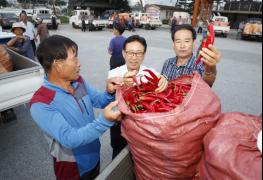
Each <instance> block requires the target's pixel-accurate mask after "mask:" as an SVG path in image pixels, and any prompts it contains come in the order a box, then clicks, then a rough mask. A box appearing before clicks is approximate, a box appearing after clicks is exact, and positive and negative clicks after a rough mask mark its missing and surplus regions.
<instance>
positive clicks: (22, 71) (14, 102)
mask: <svg viewBox="0 0 263 180" xmlns="http://www.w3.org/2000/svg"><path fill="white" fill-rule="evenodd" d="M7 50H8V53H9V55H10V56H11V60H12V62H13V66H14V71H12V72H9V73H3V74H0V112H2V111H5V110H7V109H10V108H13V107H15V106H19V105H21V104H25V103H27V102H29V100H30V99H31V97H32V96H33V94H34V93H35V91H36V90H37V89H38V88H39V87H40V86H41V84H42V82H43V77H44V70H43V68H42V67H41V65H40V64H38V63H37V62H35V61H33V60H30V59H28V58H26V57H24V56H21V55H19V54H17V53H16V52H14V51H12V50H10V49H7Z"/></svg>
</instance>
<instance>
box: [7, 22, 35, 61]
mask: <svg viewBox="0 0 263 180" xmlns="http://www.w3.org/2000/svg"><path fill="white" fill-rule="evenodd" d="M25 31H26V27H25V26H24V24H23V23H22V22H18V23H14V24H13V26H12V29H11V32H12V33H14V34H15V35H16V36H15V37H14V38H12V39H11V40H10V41H9V42H8V43H7V46H8V47H9V48H10V49H12V50H14V51H16V52H17V53H19V54H21V55H22V56H25V57H27V58H29V59H32V60H35V56H34V52H33V48H32V44H31V41H30V38H29V37H28V36H26V35H23V34H24V33H25Z"/></svg>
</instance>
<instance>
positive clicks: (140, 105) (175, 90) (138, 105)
mask: <svg viewBox="0 0 263 180" xmlns="http://www.w3.org/2000/svg"><path fill="white" fill-rule="evenodd" d="M145 72H148V73H149V74H150V76H147V75H145V76H144V77H145V78H146V79H147V80H148V82H147V83H144V82H143V81H142V78H141V79H140V83H139V82H138V81H137V78H136V77H134V78H133V80H134V83H135V84H136V85H135V86H134V87H130V88H128V89H127V90H126V91H125V92H124V93H123V97H124V100H125V102H126V104H127V105H128V107H129V108H130V110H131V111H132V112H134V113H153V112H169V111H171V110H173V109H175V108H176V107H177V106H179V105H180V104H182V102H183V100H184V98H185V97H186V96H187V94H188V92H189V91H190V89H191V84H192V82H190V81H188V82H180V81H177V80H175V81H171V82H170V83H169V85H168V88H167V89H166V90H165V91H164V92H162V93H156V92H155V90H156V89H157V88H158V84H159V81H160V78H158V77H157V76H156V75H155V74H154V73H153V72H152V71H150V70H145Z"/></svg>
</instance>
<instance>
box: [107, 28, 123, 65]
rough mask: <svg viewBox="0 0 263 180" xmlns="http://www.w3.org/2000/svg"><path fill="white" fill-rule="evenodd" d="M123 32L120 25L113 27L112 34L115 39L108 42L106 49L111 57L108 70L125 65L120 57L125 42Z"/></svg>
mask: <svg viewBox="0 0 263 180" xmlns="http://www.w3.org/2000/svg"><path fill="white" fill-rule="evenodd" d="M124 31H125V27H124V26H123V25H121V24H115V25H114V27H113V34H114V36H115V37H114V38H113V39H112V40H111V41H110V45H109V48H108V52H109V54H110V55H111V58H110V70H112V69H115V68H117V67H120V66H122V65H124V64H125V60H124V58H123V55H122V48H123V44H124V42H125V41H126V37H124V36H123V33H124Z"/></svg>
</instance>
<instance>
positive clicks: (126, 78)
mask: <svg viewBox="0 0 263 180" xmlns="http://www.w3.org/2000/svg"><path fill="white" fill-rule="evenodd" d="M146 51H147V43H146V40H145V39H144V38H143V37H140V36H138V35H134V36H131V37H129V38H128V39H127V40H126V41H125V43H124V46H123V51H122V53H123V57H124V59H125V62H126V65H123V66H121V67H118V68H116V69H113V70H111V71H110V72H109V75H108V78H109V79H110V78H115V77H120V78H123V83H124V84H125V85H129V86H133V85H134V81H133V77H134V76H136V77H137V79H138V80H140V78H141V77H143V76H144V75H148V76H149V74H148V73H147V72H144V71H143V70H145V69H150V68H147V67H145V66H143V65H142V63H143V61H144V57H145V54H146ZM150 70H152V71H153V72H154V73H155V74H156V75H158V76H160V75H159V74H158V73H157V72H156V71H155V70H153V69H150ZM160 78H161V80H160V83H159V88H158V89H156V92H163V91H164V90H165V89H166V88H167V86H168V81H167V80H166V78H165V77H164V76H160ZM142 81H143V82H147V80H146V79H145V78H144V77H143V78H142ZM126 145H127V142H126V140H125V139H124V138H123V137H122V136H121V128H120V124H116V125H115V126H113V127H112V128H111V146H112V148H113V159H114V158H115V157H116V156H117V155H118V154H119V153H120V152H121V150H122V149H123V148H125V146H126Z"/></svg>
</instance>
